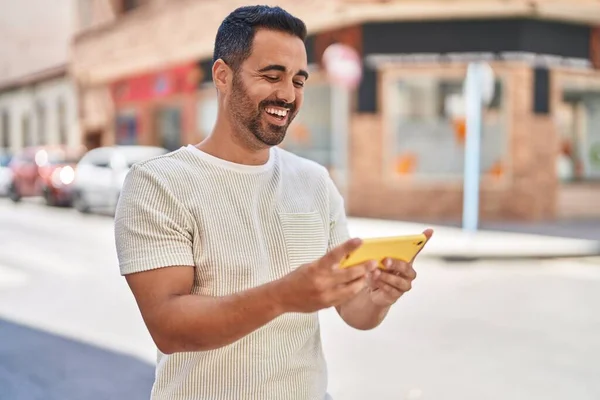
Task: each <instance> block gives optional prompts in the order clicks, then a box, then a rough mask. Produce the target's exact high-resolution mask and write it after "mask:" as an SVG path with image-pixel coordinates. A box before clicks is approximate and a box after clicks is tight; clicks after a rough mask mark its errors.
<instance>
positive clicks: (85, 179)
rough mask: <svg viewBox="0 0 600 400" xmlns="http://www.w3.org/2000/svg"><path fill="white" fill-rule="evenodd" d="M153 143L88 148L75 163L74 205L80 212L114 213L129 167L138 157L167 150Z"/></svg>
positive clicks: (154, 155) (148, 157) (149, 155)
mask: <svg viewBox="0 0 600 400" xmlns="http://www.w3.org/2000/svg"><path fill="white" fill-rule="evenodd" d="M168 152H169V150H167V149H164V148H162V147H154V146H108V147H99V148H97V149H93V150H90V151H89V152H88V153H87V154H85V155H84V156H83V158H82V159H81V161H79V163H78V164H77V173H76V175H75V182H74V184H73V187H74V193H73V207H75V208H76V209H77V210H78V211H80V212H82V213H86V212H91V211H97V212H102V213H110V214H112V215H114V212H115V209H116V206H117V201H118V199H119V195H120V193H121V188H122V187H123V182H124V181H125V177H126V176H127V173H128V172H129V169H130V168H131V167H132V166H133V164H136V163H138V162H141V161H145V160H148V159H150V158H153V157H156V156H160V155H163V154H166V153H168Z"/></svg>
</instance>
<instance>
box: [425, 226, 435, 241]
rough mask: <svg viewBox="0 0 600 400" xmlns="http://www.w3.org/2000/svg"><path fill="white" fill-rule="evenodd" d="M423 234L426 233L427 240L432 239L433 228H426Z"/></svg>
mask: <svg viewBox="0 0 600 400" xmlns="http://www.w3.org/2000/svg"><path fill="white" fill-rule="evenodd" d="M423 235H425V237H426V238H427V240H429V239H431V237H432V236H433V229H431V228H428V229H425V230H424V231H423Z"/></svg>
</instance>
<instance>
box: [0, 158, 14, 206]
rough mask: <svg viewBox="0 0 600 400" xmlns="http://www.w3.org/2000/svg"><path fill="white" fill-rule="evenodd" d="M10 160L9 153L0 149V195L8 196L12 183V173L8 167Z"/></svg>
mask: <svg viewBox="0 0 600 400" xmlns="http://www.w3.org/2000/svg"><path fill="white" fill-rule="evenodd" d="M10 160H11V156H10V154H9V153H6V152H4V151H2V150H0V197H6V196H8V194H9V191H10V185H11V184H12V176H13V174H12V170H11V169H10V168H9V167H8V164H9V163H10Z"/></svg>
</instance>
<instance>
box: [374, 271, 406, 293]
mask: <svg viewBox="0 0 600 400" xmlns="http://www.w3.org/2000/svg"><path fill="white" fill-rule="evenodd" d="M377 281H378V283H385V285H381V286H383V287H385V286H391V287H393V288H394V289H397V290H399V291H401V292H408V291H409V290H410V289H411V288H412V281H411V280H410V279H407V278H404V277H401V276H396V275H393V274H390V273H385V272H384V273H382V274H381V275H380V276H379V278H378V279H377Z"/></svg>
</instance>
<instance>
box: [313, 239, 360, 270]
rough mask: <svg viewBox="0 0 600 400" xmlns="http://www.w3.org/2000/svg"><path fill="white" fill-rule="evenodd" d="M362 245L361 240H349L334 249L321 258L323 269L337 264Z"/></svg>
mask: <svg viewBox="0 0 600 400" xmlns="http://www.w3.org/2000/svg"><path fill="white" fill-rule="evenodd" d="M361 245H362V240H361V239H358V238H354V239H350V240H347V241H345V242H344V243H342V244H341V245H339V246H337V247H334V248H333V249H331V250H330V251H329V252H328V253H327V254H325V255H324V256H323V258H321V261H322V262H321V264H322V266H323V267H332V266H333V265H336V264H339V263H340V262H341V261H342V259H344V257H346V256H347V255H348V254H350V253H352V252H353V251H354V250H356V249H358V248H359V247H360V246H361Z"/></svg>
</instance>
